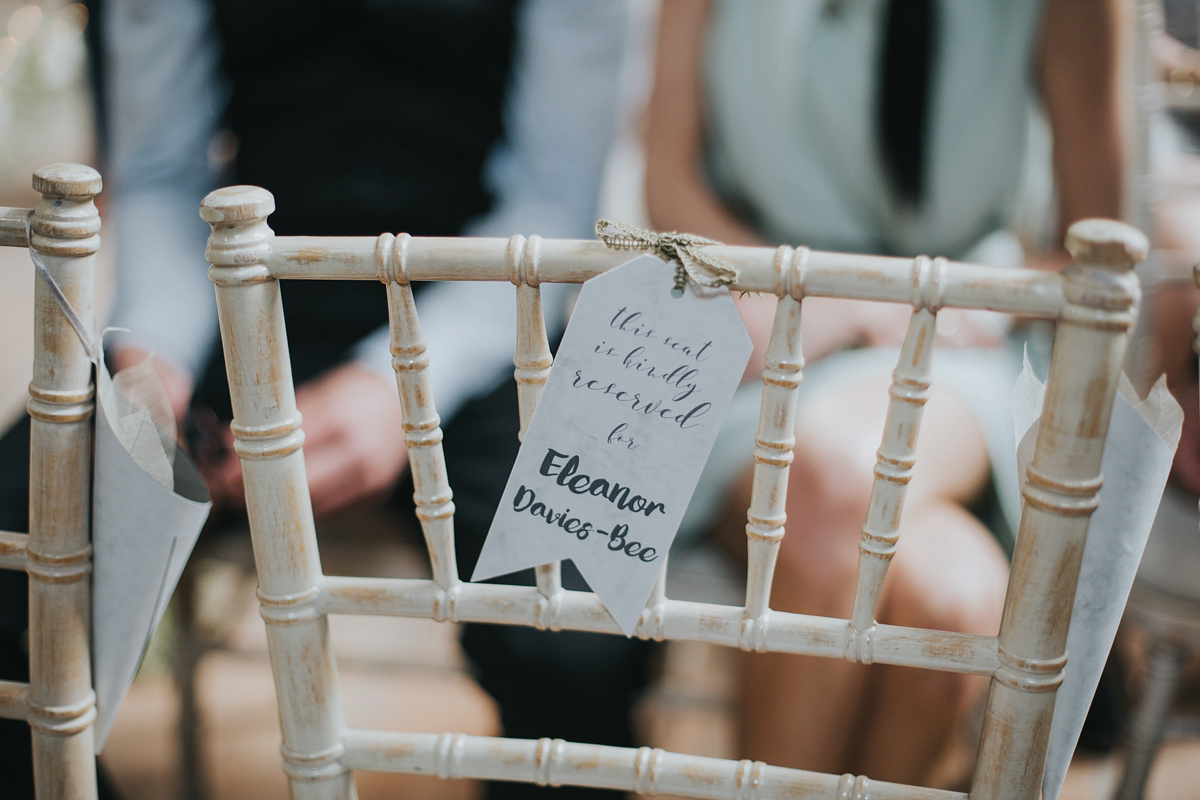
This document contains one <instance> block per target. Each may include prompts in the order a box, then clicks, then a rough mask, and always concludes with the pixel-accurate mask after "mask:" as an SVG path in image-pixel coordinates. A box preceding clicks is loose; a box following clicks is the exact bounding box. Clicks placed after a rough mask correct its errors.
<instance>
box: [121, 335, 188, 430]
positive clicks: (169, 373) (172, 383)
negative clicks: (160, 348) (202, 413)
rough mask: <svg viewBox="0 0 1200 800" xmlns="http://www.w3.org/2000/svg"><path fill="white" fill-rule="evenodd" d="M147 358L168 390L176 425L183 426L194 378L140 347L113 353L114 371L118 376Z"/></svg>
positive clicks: (127, 348)
mask: <svg viewBox="0 0 1200 800" xmlns="http://www.w3.org/2000/svg"><path fill="white" fill-rule="evenodd" d="M147 358H149V359H151V362H150V366H151V367H152V368H153V369H154V373H155V374H156V375H158V378H159V380H161V381H162V384H163V388H164V389H166V390H167V400H169V401H170V403H171V411H172V412H174V414H175V424H176V425H177V426H178V425H182V424H183V420H184V418H185V417H187V410H188V403H189V402H191V399H192V388H193V382H192V376H191V375H188V374H187V373H186V372H184V371H183V370H180V369H177V368H176V367H173V366H171V365H170V364H168V363H167V362H165V361H163V360H162V359H161V358H155V357H154V356H153V355H152V354H151V353H150V351H148V350H143V349H142V348H140V347H122V348H119V349H117V350H115V351H114V352H113V353H112V357H111V361H112V370H113V374H114V375H115V374H117V373H118V372H120V371H121V370H123V369H125V368H126V367H133V366H136V365H138V364H141V363H142V362H143V361H145V360H146V359H147Z"/></svg>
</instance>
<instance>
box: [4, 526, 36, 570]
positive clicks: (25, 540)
mask: <svg viewBox="0 0 1200 800" xmlns="http://www.w3.org/2000/svg"><path fill="white" fill-rule="evenodd" d="M28 544H29V535H28V534H25V533H12V532H10V531H0V569H15V570H19V571H21V572H24V571H25V548H26V546H27V545H28Z"/></svg>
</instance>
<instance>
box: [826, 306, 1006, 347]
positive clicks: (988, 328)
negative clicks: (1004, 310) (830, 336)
mask: <svg viewBox="0 0 1200 800" xmlns="http://www.w3.org/2000/svg"><path fill="white" fill-rule="evenodd" d="M851 302H854V303H855V305H854V306H853V307H852V308H851V310H850V312H849V313H850V315H851V317H852V319H854V320H855V325H856V327H855V330H856V333H857V340H856V344H860V345H864V346H867V347H899V346H900V345H902V344H903V343H904V336H905V334H906V333H907V332H908V323H909V319H910V318H911V317H912V307H911V306H908V305H903V304H897V303H868V302H864V301H851ZM1008 322H1009V318H1008V317H1007V316H1006V315H1004V314H997V313H995V312H992V311H980V310H978V309H964V308H944V309H942V310H940V311H939V312H938V314H937V323H936V325H935V328H934V330H935V336H936V338H935V340H934V344H935V345H937V346H939V347H984V348H986V347H997V346H999V345H1000V343H1001V342H1003V341H1004V335H1005V333H1006V332H1007V330H1008Z"/></svg>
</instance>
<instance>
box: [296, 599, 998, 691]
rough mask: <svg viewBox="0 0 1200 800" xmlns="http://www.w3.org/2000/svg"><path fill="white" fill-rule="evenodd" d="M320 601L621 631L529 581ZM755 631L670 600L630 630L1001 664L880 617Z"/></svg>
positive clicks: (342, 609)
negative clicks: (868, 625)
mask: <svg viewBox="0 0 1200 800" xmlns="http://www.w3.org/2000/svg"><path fill="white" fill-rule="evenodd" d="M319 605H320V607H321V608H322V609H323V610H324V611H325V612H326V613H328V614H370V615H387V616H402V617H426V618H432V619H438V620H448V621H453V622H487V623H503V624H509V625H528V626H530V627H535V628H539V629H549V630H580V631H593V632H597V633H614V634H619V633H621V631H620V629H619V628H618V627H617V625H616V623H615V622H614V621H613V620H612V617H611V616H609V614H608V612H607V611H606V610H605V609H604V606H603V605H602V604H601V603H600V601H599V600H598V599H596V597H595V595H593V594H591V593H590V592H573V591H566V590H564V591H561V592H559V593H558V594H557V595H555V598H554V603H553V604H549V603H547V602H546V601H545V599H544V597H543V596H542V595H541V593H540V592H539V591H538V590H537V589H535V588H533V587H529V586H506V585H499V584H477V583H463V584H460V585H459V586H458V587H457V588H456V589H455V591H454V592H453V594H452V595H448V594H447V593H445V592H442V591H441V590H440V588H439V587H438V586H437V585H436V584H435V583H434V582H432V581H425V580H414V579H405V578H356V577H340V576H326V577H325V578H324V579H323V580H322V586H321V594H320V599H319ZM754 634H755V635H754V636H749V635H747V632H746V629H745V625H744V619H743V614H742V609H740V608H738V607H736V606H724V605H715V604H711V603H698V602H694V601H689V600H669V599H668V600H665V601H663V602H662V603H660V604H657V605H654V606H648V607H647V609H646V611H645V612H643V614H642V619H641V620H640V622H639V623H638V627H637V628H636V629H635V631H634V634H633V635H634V636H637V637H639V638H642V639H655V640H658V639H687V640H692V641H703V642H710V643H714V644H722V645H726V646H729V647H740V648H742V649H745V650H756V651H774V652H784V653H800V654H804V655H815V656H826V657H830V658H840V659H845V660H850V661H861V662H863V663H882V664H899V665H903V666H917V667H925V668H927V669H938V670H945V671H950V672H964V673H970V674H975V675H991V674H992V673H994V672H995V671H996V669H997V668H998V667H999V666H1000V662H999V661H998V660H997V657H996V638H995V637H994V636H979V635H974V634H967V633H953V632H949V631H934V630H924V629H920V628H907V627H903V626H898V625H883V624H880V625H876V626H875V628H874V629H873V630H872V631H871V636H870V637H854V636H852V635H850V632H849V626H848V622H847V620H843V619H835V618H832V617H818V616H811V615H807V614H793V613H790V612H785V611H772V612H771V614H770V616H769V617H768V618H767V622H766V624H765V626H764V627H763V628H762V629H761V630H757V631H755V632H754Z"/></svg>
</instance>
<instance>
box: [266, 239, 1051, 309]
mask: <svg viewBox="0 0 1200 800" xmlns="http://www.w3.org/2000/svg"><path fill="white" fill-rule="evenodd" d="M384 236H391V234H384ZM407 238H408V241H407V244H406V246H405V248H404V249H405V252H404V258H403V264H400V265H395V266H394V275H395V276H396V277H397V278H398V280H399V281H400V282H401V283H403V282H404V281H405V280H409V281H432V280H458V281H461V280H467V281H509V282H516V281H515V280H513V273H512V269H511V256H510V255H509V253H510V252H511V249H512V248H511V241H512V240H510V239H485V238H479V239H453V238H440V237H420V236H413V237H407ZM524 238H525V237H521V239H522V240H524ZM264 244H265V245H266V246H267V252H266V255H265V257H264V258H263V260H262V261H261V262H260V263H262V264H264V265H265V266H266V270H267V273H268V274H269V275H270V276H271V277H274V278H295V279H309V280H312V279H319V280H384V281H385V282H387V279H386V278H385V276H382V275H381V274H380V264H379V260H378V258H377V246H378V237H366V236H360V237H344V238H341V237H310V236H273V237H270V239H269V240H268V241H267V242H264ZM710 249H711V251H712V252H713V254H714V255H717V256H719V257H721V258H723V259H725V260H726V261H728V262H729V263H730V264H732V265H733V266H734V267H736V268H737V269H738V271H739V277H738V283H737V288H738V290H742V291H747V292H768V293H771V294H778V295H783V294H785V293H787V292H788V291H789V289H790V290H791V291H792V292H794V293H795V294H796V296H800V295H809V296H814V297H815V296H822V297H850V298H857V299H861V300H877V301H881V302H891V303H910V304H914V305H919V304H921V297H922V296H923V295H924V296H936V297H938V298H939V299H940V302H939V303H937V304H936V305H945V306H953V307H955V308H984V309H990V310H992V311H1002V312H1004V313H1006V314H1020V315H1023V316H1029V317H1039V318H1045V319H1056V318H1057V317H1058V315H1059V313H1060V312H1061V310H1062V307H1063V297H1062V276H1061V275H1059V274H1057V273H1053V272H1042V271H1039V270H1031V269H1005V268H1002V267H985V266H980V265H978V264H967V263H962V262H957V261H951V262H945V263H946V266H947V268H946V270H945V272H944V273H943V274H940V275H939V274H936V273H928V274H927V277H926V278H925V279H924V280H925V281H926V284H925V285H921V284H920V283H918V280H919V279H920V276H921V275H922V274H923V273H922V272H921V270H920V262H919V261H918V260H917V259H911V258H893V257H887V256H863V255H850V254H845V253H827V252H822V251H817V250H813V251H809V252H808V254H807V256H806V257H805V258H803V259H781V258H780V257H779V256H778V254H777V252H776V251H772V250H771V249H769V248H763V247H733V246H728V245H720V246H714V247H712V248H710ZM788 249H790V248H788ZM635 255H636V253H632V252H629V251H623V250H612V249H610V248H609V247H608V246H607V245H605V244H604V243H603V242H597V241H591V240H585V239H542V240H540V242H539V244H538V248H537V259H536V264H535V265H533V269H534V271H535V273H536V275H537V280H538V282H540V283H582V282H583V281H586V280H588V279H589V278H594V277H595V276H596V275H599V274H600V273H602V272H606V271H607V270H610V269H612V268H613V267H616V266H619V265H621V264H623V263H625V262H626V261H628V260H629V259H630V258H632V257H634V256H635ZM781 262H787V263H792V264H795V265H797V269H796V273H798V274H791V275H789V274H787V273H785V272H783V271H781V269H780V263H781ZM800 264H803V268H802V269H800V268H799V265H800ZM935 281H940V283H937V284H935V283H934V282H935Z"/></svg>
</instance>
